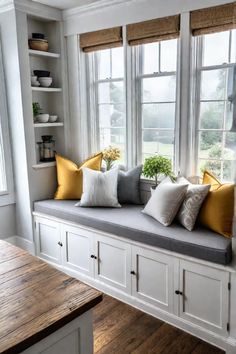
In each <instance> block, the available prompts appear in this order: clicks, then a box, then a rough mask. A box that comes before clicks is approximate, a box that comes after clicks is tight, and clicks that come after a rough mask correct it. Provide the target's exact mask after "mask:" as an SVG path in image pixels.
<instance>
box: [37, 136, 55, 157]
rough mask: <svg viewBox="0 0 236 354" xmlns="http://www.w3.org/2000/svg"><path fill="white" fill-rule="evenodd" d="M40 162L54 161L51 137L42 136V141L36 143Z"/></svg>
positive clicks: (53, 147)
mask: <svg viewBox="0 0 236 354" xmlns="http://www.w3.org/2000/svg"><path fill="white" fill-rule="evenodd" d="M37 145H38V148H39V159H40V162H51V161H55V140H53V136H52V135H43V136H42V141H40V142H38V143H37Z"/></svg>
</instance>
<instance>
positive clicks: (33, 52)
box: [29, 49, 60, 59]
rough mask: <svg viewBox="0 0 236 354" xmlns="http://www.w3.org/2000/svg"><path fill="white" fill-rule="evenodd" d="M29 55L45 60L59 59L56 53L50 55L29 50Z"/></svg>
mask: <svg viewBox="0 0 236 354" xmlns="http://www.w3.org/2000/svg"><path fill="white" fill-rule="evenodd" d="M29 55H32V56H37V57H47V58H54V59H58V58H60V54H58V53H50V52H43V51H41V50H33V49H29Z"/></svg>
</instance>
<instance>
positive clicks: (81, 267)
mask: <svg viewBox="0 0 236 354" xmlns="http://www.w3.org/2000/svg"><path fill="white" fill-rule="evenodd" d="M93 238H94V235H93V234H92V233H90V232H89V231H86V230H84V229H80V228H79V227H73V226H67V225H64V226H63V228H62V243H63V247H62V252H63V257H62V259H63V266H64V267H65V268H68V269H72V270H75V271H77V272H79V273H83V274H86V275H88V276H93V274H94V262H93V259H92V258H91V255H92V254H93V253H94V252H93Z"/></svg>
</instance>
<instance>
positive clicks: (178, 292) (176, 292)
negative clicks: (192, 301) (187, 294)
mask: <svg viewBox="0 0 236 354" xmlns="http://www.w3.org/2000/svg"><path fill="white" fill-rule="evenodd" d="M175 294H176V295H183V293H182V291H179V290H175Z"/></svg>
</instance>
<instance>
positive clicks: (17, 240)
mask: <svg viewBox="0 0 236 354" xmlns="http://www.w3.org/2000/svg"><path fill="white" fill-rule="evenodd" d="M5 241H7V242H9V243H11V244H12V245H15V246H17V247H20V248H22V249H23V250H25V251H27V252H29V253H31V254H33V255H35V247H34V242H32V241H29V240H27V239H26V238H23V237H20V236H16V235H15V236H11V237H8V238H6V239H5Z"/></svg>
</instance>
